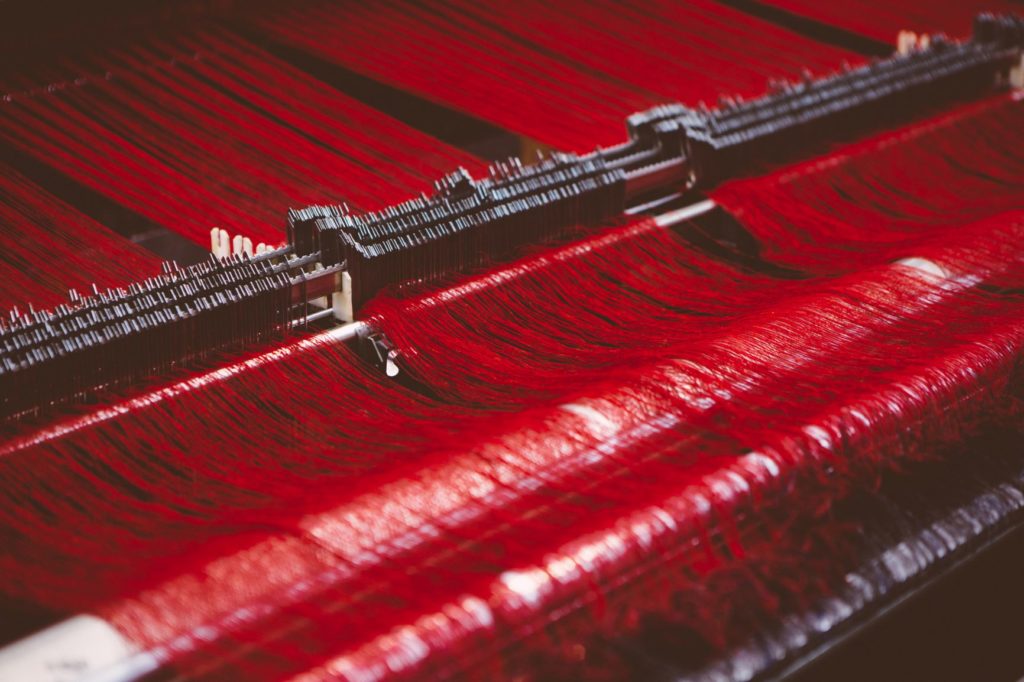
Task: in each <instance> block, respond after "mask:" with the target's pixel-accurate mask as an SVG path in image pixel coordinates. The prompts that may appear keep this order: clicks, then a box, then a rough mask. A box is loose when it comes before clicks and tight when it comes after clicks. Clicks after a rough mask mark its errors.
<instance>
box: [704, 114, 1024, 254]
mask: <svg viewBox="0 0 1024 682" xmlns="http://www.w3.org/2000/svg"><path fill="white" fill-rule="evenodd" d="M1022 143H1024V104H1022V102H1020V101H1019V100H1017V98H1010V97H998V98H995V99H993V100H991V101H989V102H984V103H981V104H978V105H975V106H969V107H965V108H962V109H960V110H958V111H955V112H952V113H949V114H943V115H940V116H937V117H935V118H932V119H931V120H928V121H924V122H922V123H919V124H916V125H912V126H908V127H907V128H904V129H901V130H898V131H895V132H889V133H885V134H882V135H879V136H876V137H873V138H871V139H868V140H864V141H861V142H857V143H854V144H850V145H847V146H844V147H841V148H840V149H838V150H836V151H835V152H833V153H832V154H829V155H827V156H824V157H822V158H819V159H813V160H810V161H806V162H804V163H801V164H797V165H795V166H793V167H787V168H783V169H780V170H778V171H775V172H773V173H770V174H768V175H765V176H762V177H759V178H754V179H750V180H738V181H735V182H731V183H728V184H726V185H724V186H722V187H720V188H718V189H716V190H715V191H714V192H713V193H712V196H713V197H714V199H715V200H716V201H717V202H718V203H720V204H721V205H722V206H724V207H725V208H726V209H728V210H729V211H730V212H731V213H732V214H733V215H735V216H736V217H737V218H738V219H739V220H740V222H742V223H743V224H744V226H745V227H746V228H747V229H749V230H750V231H751V232H752V233H753V234H754V236H755V237H757V238H758V239H759V240H760V242H761V247H762V250H761V256H762V257H763V258H765V259H767V260H769V261H772V262H774V263H778V264H781V265H785V266H788V267H792V268H796V269H798V270H803V271H809V272H815V273H823V272H835V271H837V270H845V271H854V270H856V269H858V268H859V267H863V265H864V264H866V263H871V262H877V261H878V260H879V259H885V258H899V257H901V254H905V253H906V252H907V249H908V248H910V247H912V246H913V245H914V244H915V243H916V242H918V241H919V240H921V239H922V238H928V237H929V236H930V235H935V234H936V233H938V232H939V231H941V230H946V229H951V230H956V229H958V227H959V226H960V225H962V224H964V223H965V222H970V221H973V220H977V219H979V218H981V217H984V216H989V215H993V214H995V213H998V212H1000V211H1008V210H1019V209H1024V157H1022V156H1021V155H1020V154H1019V153H1018V151H1017V150H1018V149H1019V148H1020V145H1021V144H1022Z"/></svg>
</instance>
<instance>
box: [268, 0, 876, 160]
mask: <svg viewBox="0 0 1024 682" xmlns="http://www.w3.org/2000/svg"><path fill="white" fill-rule="evenodd" d="M254 21H256V22H257V23H258V25H259V27H260V29H261V30H263V31H265V32H267V33H268V34H270V35H272V36H273V37H274V38H275V39H280V40H284V41H287V42H288V43H289V44H292V45H295V46H298V47H301V48H302V49H303V50H306V51H308V52H310V53H312V54H315V55H318V56H320V57H323V58H324V59H327V60H330V61H332V62H334V63H337V64H341V65H343V66H345V67H346V68H349V69H352V70H354V71H357V72H359V73H363V74H366V75H369V76H371V77H373V78H376V79H379V80H381V81H384V82H387V83H390V84H392V85H395V86H397V87H400V88H403V89H406V90H409V91H412V92H415V93H418V94H420V95H423V96H425V97H428V98H430V99H431V100H434V101H438V102H441V103H444V104H447V105H449V106H452V107H455V108H457V109H460V110H462V111H466V112H468V113H471V114H475V115H477V116H479V117H481V118H483V119H485V120H488V121H492V122H495V123H498V124H499V125H501V126H503V127H505V128H507V129H509V130H513V131H516V132H519V133H522V134H524V135H527V136H529V137H532V138H534V139H536V140H539V141H541V142H543V143H545V144H549V145H552V146H555V147H557V148H559V149H565V150H573V151H588V150H590V149H593V148H594V146H595V145H612V144H617V143H619V142H622V141H623V139H624V137H625V131H624V120H625V117H626V116H628V115H629V114H631V113H633V112H635V111H638V110H641V109H644V108H647V107H649V106H651V105H653V104H658V103H661V102H664V101H666V100H674V99H682V100H683V101H685V102H688V103H692V104H696V103H697V100H700V99H706V100H708V101H713V100H714V99H716V98H717V97H718V96H719V95H720V94H722V93H729V94H744V95H747V94H760V93H762V92H764V90H765V87H766V85H767V80H768V79H769V78H770V77H796V76H799V74H800V72H801V70H802V69H804V68H810V69H816V70H824V69H835V68H838V66H839V64H840V62H841V61H842V60H843V59H844V58H848V59H854V58H855V57H856V56H855V55H852V54H850V53H847V52H844V51H841V50H838V49H836V48H833V47H831V46H826V45H823V44H820V43H816V42H814V41H811V40H808V39H806V38H803V37H801V36H798V35H796V34H793V33H791V32H789V31H787V30H785V29H781V28H779V27H776V26H774V25H772V24H769V23H767V22H763V21H760V20H757V19H754V18H751V17H750V16H748V15H745V14H743V13H741V12H737V11H735V10H731V9H729V8H726V7H723V6H721V5H717V4H715V3H713V2H707V1H704V0H702V1H701V2H698V3H687V4H685V5H680V4H678V3H662V2H647V3H640V4H631V5H629V6H621V5H614V6H613V5H611V4H605V3H597V4H594V3H585V2H572V3H568V4H566V3H539V2H538V3H533V2H531V3H526V4H525V5H521V4H517V3H511V4H508V3H505V4H503V3H489V4H487V5H485V6H479V5H476V4H473V3H465V2H461V1H456V2H450V3H433V4H431V5H430V7H425V6H420V5H417V4H415V3H407V2H388V3H375V4H374V5H373V6H372V7H369V6H362V5H360V4H359V3H343V4H340V5H339V4H338V3H310V4H309V5H308V6H304V7H302V8H294V7H289V8H288V9H287V10H285V11H281V12H279V13H274V14H272V15H268V16H266V17H260V16H257V17H255V18H254ZM339 35H344V36H345V39H344V40H337V39H336V37H337V36H339Z"/></svg>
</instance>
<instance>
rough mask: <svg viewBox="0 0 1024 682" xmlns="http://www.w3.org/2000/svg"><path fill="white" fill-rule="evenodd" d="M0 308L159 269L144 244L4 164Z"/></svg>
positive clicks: (64, 298) (46, 303)
mask: <svg viewBox="0 0 1024 682" xmlns="http://www.w3.org/2000/svg"><path fill="white" fill-rule="evenodd" d="M0 239H2V241H3V248H2V251H0V310H3V311H6V310H7V309H9V308H11V307H12V306H15V305H16V306H19V308H20V311H21V312H22V313H24V312H26V311H27V306H28V305H29V304H31V305H33V306H35V307H36V309H43V308H46V307H50V306H54V305H58V304H60V303H67V302H68V290H69V289H76V290H77V291H78V293H80V294H82V295H85V294H91V293H92V285H93V284H96V285H97V286H98V287H99V288H100V289H106V288H108V287H113V286H120V285H126V284H129V283H131V282H133V281H136V280H139V279H142V278H144V277H147V276H149V275H152V274H155V273H156V272H158V271H159V267H160V266H159V262H158V261H157V259H156V258H154V257H153V256H152V255H150V254H149V253H148V252H146V251H145V250H144V249H142V248H141V247H138V246H136V245H134V244H132V243H131V242H129V241H128V240H127V239H124V238H122V237H120V236H118V235H116V234H114V233H113V232H111V231H109V230H108V229H107V228H105V227H103V226H102V225H99V224H98V223H96V222H94V221H92V220H90V219H89V218H88V217H87V216H85V215H82V214H81V213H79V212H78V211H76V210H75V209H73V208H72V207H71V206H68V205H67V204H65V203H64V202H63V201H61V200H60V199H58V198H57V197H55V196H53V195H51V194H50V193H48V192H46V191H45V190H43V189H42V188H41V187H38V186H37V185H35V184H33V183H32V182H31V181H30V180H29V179H28V178H26V177H24V176H23V175H21V174H20V173H18V172H16V171H15V170H13V169H11V168H8V167H7V166H5V165H3V164H0Z"/></svg>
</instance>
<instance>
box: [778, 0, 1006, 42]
mask: <svg viewBox="0 0 1024 682" xmlns="http://www.w3.org/2000/svg"><path fill="white" fill-rule="evenodd" d="M759 1H760V2H764V3H765V4H768V5H775V6H776V7H780V8H782V9H784V10H787V11H789V12H792V13H794V14H797V15H799V16H804V17H810V18H812V19H816V20H818V21H823V22H825V23H827V24H832V25H834V26H839V27H842V28H845V29H847V30H849V31H854V32H855V33H860V34H861V35H865V36H868V37H871V38H875V39H877V40H881V41H883V42H886V43H893V44H895V42H896V34H897V33H899V32H900V31H904V30H906V31H914V32H916V33H946V34H947V35H950V36H954V37H968V36H969V35H970V33H971V22H972V21H973V20H974V17H975V15H976V14H978V13H979V12H1003V13H1014V12H1020V3H1019V2H1015V1H1014V0H893V1H892V2H885V3H880V2H877V0H852V1H851V0H844V1H843V2H818V1H817V0H759Z"/></svg>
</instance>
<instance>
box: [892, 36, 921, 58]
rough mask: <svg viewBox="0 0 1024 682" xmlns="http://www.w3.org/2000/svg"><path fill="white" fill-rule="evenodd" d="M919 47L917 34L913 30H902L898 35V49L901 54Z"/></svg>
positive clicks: (908, 52)
mask: <svg viewBox="0 0 1024 682" xmlns="http://www.w3.org/2000/svg"><path fill="white" fill-rule="evenodd" d="M915 47H917V34H916V33H914V32H913V31H900V32H899V33H898V34H897V35H896V51H897V52H898V53H900V54H904V55H906V54H910V53H911V52H913V51H914V48H915Z"/></svg>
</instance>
